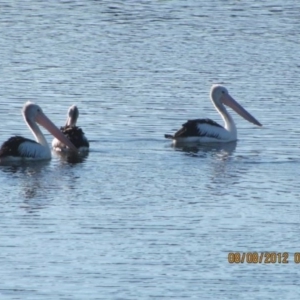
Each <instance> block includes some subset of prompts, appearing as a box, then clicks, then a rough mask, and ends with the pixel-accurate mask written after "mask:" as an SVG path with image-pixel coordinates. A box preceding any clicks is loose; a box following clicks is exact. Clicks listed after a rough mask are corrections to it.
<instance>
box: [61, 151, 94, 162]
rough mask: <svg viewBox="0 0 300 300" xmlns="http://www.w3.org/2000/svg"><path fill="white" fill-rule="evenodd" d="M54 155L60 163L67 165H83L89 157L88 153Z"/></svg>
mask: <svg viewBox="0 0 300 300" xmlns="http://www.w3.org/2000/svg"><path fill="white" fill-rule="evenodd" d="M55 154H56V156H57V157H59V159H60V161H61V162H63V163H68V164H79V163H84V162H85V161H86V159H87V158H88V156H89V152H88V151H85V152H79V153H67V152H55Z"/></svg>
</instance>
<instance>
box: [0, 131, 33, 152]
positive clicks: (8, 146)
mask: <svg viewBox="0 0 300 300" xmlns="http://www.w3.org/2000/svg"><path fill="white" fill-rule="evenodd" d="M24 142H30V143H36V144H38V143H37V142H36V141H34V140H30V139H26V138H24V137H22V136H19V135H17V136H13V137H11V138H9V139H8V140H7V141H6V142H4V143H3V144H2V146H1V149H0V157H6V156H15V157H22V156H26V155H25V154H23V155H22V154H21V153H20V152H19V146H20V145H21V144H22V143H24Z"/></svg>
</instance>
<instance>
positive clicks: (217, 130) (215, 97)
mask: <svg viewBox="0 0 300 300" xmlns="http://www.w3.org/2000/svg"><path fill="white" fill-rule="evenodd" d="M210 99H211V101H212V103H213V105H214V106H215V109H216V110H217V111H218V113H219V114H220V115H221V117H222V119H223V121H224V123H225V125H224V127H223V126H221V125H219V124H218V123H216V122H215V121H212V120H211V119H196V120H188V121H187V122H186V123H184V124H183V125H182V128H181V129H179V130H178V131H177V132H176V133H175V134H174V135H171V134H165V138H167V139H172V140H173V143H175V144H176V143H195V142H196V143H216V142H217V143H220V142H221V143H224V142H225V143H226V142H232V141H236V140H237V129H236V126H235V123H234V121H233V119H232V117H231V115H230V114H229V113H228V111H227V109H226V108H225V106H224V105H226V106H228V107H230V108H232V109H233V110H235V111H236V112H237V113H238V114H239V115H240V116H242V117H243V118H244V119H246V120H247V121H249V122H251V123H253V124H255V125H258V126H262V124H260V123H259V122H258V121H257V120H256V119H255V118H254V117H253V116H252V115H251V114H250V113H249V112H248V111H246V109H244V108H243V107H242V106H241V105H240V104H239V103H238V102H236V101H235V100H234V99H233V98H232V97H231V96H230V94H229V93H228V91H227V89H226V88H225V87H224V86H222V85H219V84H214V85H213V86H212V87H211V90H210Z"/></svg>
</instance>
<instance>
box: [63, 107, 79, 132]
mask: <svg viewBox="0 0 300 300" xmlns="http://www.w3.org/2000/svg"><path fill="white" fill-rule="evenodd" d="M78 117H79V110H78V108H77V106H76V105H72V106H71V107H70V108H69V110H68V118H67V122H66V126H70V127H75V126H76V122H77V119H78Z"/></svg>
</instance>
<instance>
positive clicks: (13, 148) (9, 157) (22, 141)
mask: <svg viewBox="0 0 300 300" xmlns="http://www.w3.org/2000/svg"><path fill="white" fill-rule="evenodd" d="M22 114H23V117H24V120H25V122H26V124H27V126H28V127H29V129H30V130H31V132H32V133H33V135H34V136H35V139H36V141H34V140H30V139H27V138H24V137H22V136H14V137H11V138H9V139H8V140H7V141H6V142H4V143H3V144H2V146H1V149H0V162H6V161H15V160H25V159H30V160H49V159H51V150H50V147H49V145H48V143H47V141H46V139H45V137H44V135H43V133H42V132H41V130H40V128H39V126H38V125H37V123H38V124H40V125H42V126H43V127H44V128H45V129H47V130H48V131H49V132H50V133H51V134H52V135H54V136H55V137H56V138H58V139H59V140H60V141H62V142H63V143H65V144H66V145H67V146H68V147H69V148H70V149H71V150H72V151H77V149H76V147H75V146H74V145H73V144H72V143H71V142H70V141H69V140H68V139H67V138H66V137H65V136H64V135H63V134H62V133H61V132H60V131H59V129H58V128H57V127H56V126H55V125H54V124H53V123H52V122H51V121H50V120H49V119H48V118H47V117H46V115H45V114H44V113H43V111H42V109H41V108H40V107H39V106H38V105H37V104H34V103H32V102H26V103H25V104H24V106H23V110H22Z"/></svg>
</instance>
